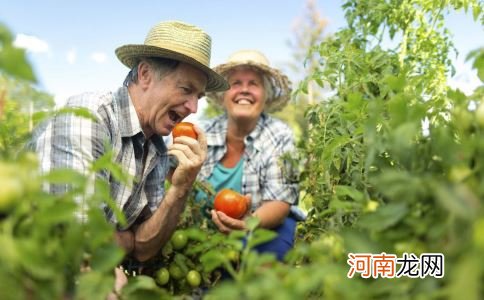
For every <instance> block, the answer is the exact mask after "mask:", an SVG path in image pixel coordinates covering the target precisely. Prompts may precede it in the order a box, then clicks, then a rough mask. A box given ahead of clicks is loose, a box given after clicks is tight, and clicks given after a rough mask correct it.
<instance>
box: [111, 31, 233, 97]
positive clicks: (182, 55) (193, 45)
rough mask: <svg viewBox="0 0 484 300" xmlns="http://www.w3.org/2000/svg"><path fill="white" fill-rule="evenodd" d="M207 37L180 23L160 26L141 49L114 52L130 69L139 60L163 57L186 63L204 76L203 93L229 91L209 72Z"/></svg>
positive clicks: (209, 39)
mask: <svg viewBox="0 0 484 300" xmlns="http://www.w3.org/2000/svg"><path fill="white" fill-rule="evenodd" d="M211 44H212V40H211V38H210V36H209V35H208V34H207V33H205V32H204V31H203V30H201V29H200V28H198V27H196V26H193V25H190V24H186V23H183V22H179V21H167V22H161V23H158V24H157V25H155V26H154V27H153V28H151V30H150V32H148V35H147V36H146V39H145V43H144V44H142V45H133V44H131V45H124V46H121V47H119V48H117V49H116V55H117V56H118V58H119V60H120V61H121V62H122V63H123V64H124V65H125V66H127V67H128V68H130V69H131V68H133V67H134V66H135V65H136V64H137V63H138V62H139V59H140V58H141V57H163V58H169V59H174V60H179V61H182V62H185V63H188V64H190V65H192V66H194V67H196V68H198V69H200V70H201V71H202V72H203V73H205V74H206V75H207V78H208V82H207V87H206V91H207V92H208V91H224V90H227V89H228V88H229V85H228V83H227V82H226V81H225V80H224V78H223V77H222V76H220V75H218V74H217V73H216V72H214V71H213V70H212V69H210V48H211Z"/></svg>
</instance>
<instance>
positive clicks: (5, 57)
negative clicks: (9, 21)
mask: <svg viewBox="0 0 484 300" xmlns="http://www.w3.org/2000/svg"><path fill="white" fill-rule="evenodd" d="M0 70H3V71H5V72H6V73H7V74H9V75H12V76H14V77H17V78H19V79H24V80H27V81H31V82H36V78H35V75H34V72H33V71H32V67H31V66H30V63H29V62H28V61H27V58H26V55H25V50H24V49H20V48H16V47H14V46H13V39H12V35H11V33H10V31H9V30H8V29H7V27H6V26H5V25H3V24H0Z"/></svg>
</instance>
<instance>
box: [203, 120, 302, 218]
mask: <svg viewBox="0 0 484 300" xmlns="http://www.w3.org/2000/svg"><path fill="white" fill-rule="evenodd" d="M227 121H228V119H227V115H226V114H224V115H222V116H219V117H216V118H214V119H211V120H209V122H208V123H206V124H202V128H203V129H204V130H205V133H206V136H207V144H208V153H207V159H206V161H205V162H204V164H203V166H202V169H201V171H200V173H199V174H198V179H199V180H207V179H208V177H209V176H210V174H211V173H212V171H213V168H214V167H215V164H216V163H217V162H219V161H220V160H221V159H222V157H223V156H224V154H225V152H226V151H227V147H226V144H225V138H226V135H227ZM293 151H295V147H294V140H293V134H292V131H291V129H290V128H289V127H288V126H287V125H286V124H284V123H283V122H282V121H280V120H278V119H275V118H273V117H271V116H269V115H266V114H264V113H263V114H262V115H261V117H260V118H259V121H258V122H257V125H256V127H255V129H254V130H253V131H252V132H251V133H250V134H249V135H248V136H246V137H245V150H244V154H243V159H244V171H243V174H242V194H244V195H246V194H251V196H252V209H253V210H255V209H256V208H258V207H259V206H260V205H261V204H262V201H266V200H279V201H284V202H287V203H289V204H297V200H298V194H299V191H298V190H299V187H298V183H297V181H295V180H294V178H295V177H294V176H293V175H294V174H295V170H294V169H293V168H292V167H291V165H290V164H289V163H288V162H287V161H282V160H281V159H280V158H281V155H282V154H284V153H286V152H293Z"/></svg>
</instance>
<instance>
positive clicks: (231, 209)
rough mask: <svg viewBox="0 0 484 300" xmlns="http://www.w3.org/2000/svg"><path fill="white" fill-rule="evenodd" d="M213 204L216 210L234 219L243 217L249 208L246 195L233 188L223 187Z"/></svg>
mask: <svg viewBox="0 0 484 300" xmlns="http://www.w3.org/2000/svg"><path fill="white" fill-rule="evenodd" d="M213 206H214V208H215V210H217V211H221V212H223V213H225V214H226V215H227V216H229V217H231V218H234V219H240V218H242V217H243V216H244V215H245V213H246V212H247V209H248V207H247V201H246V199H245V197H244V196H242V195H241V194H239V193H237V192H235V191H233V190H231V189H223V190H221V191H220V192H218V193H217V195H216V196H215V200H214V203H213Z"/></svg>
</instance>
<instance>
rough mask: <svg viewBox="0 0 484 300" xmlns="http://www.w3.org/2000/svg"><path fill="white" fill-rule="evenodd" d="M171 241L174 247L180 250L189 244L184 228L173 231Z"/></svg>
mask: <svg viewBox="0 0 484 300" xmlns="http://www.w3.org/2000/svg"><path fill="white" fill-rule="evenodd" d="M170 241H171V245H172V246H173V249H175V250H180V249H182V248H183V247H185V246H186V245H187V242H188V237H187V235H186V234H185V232H183V231H182V230H177V231H175V233H173V236H172V237H171V240H170Z"/></svg>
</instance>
